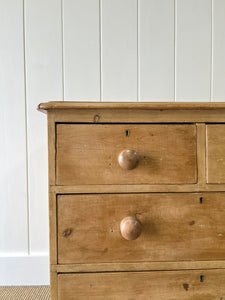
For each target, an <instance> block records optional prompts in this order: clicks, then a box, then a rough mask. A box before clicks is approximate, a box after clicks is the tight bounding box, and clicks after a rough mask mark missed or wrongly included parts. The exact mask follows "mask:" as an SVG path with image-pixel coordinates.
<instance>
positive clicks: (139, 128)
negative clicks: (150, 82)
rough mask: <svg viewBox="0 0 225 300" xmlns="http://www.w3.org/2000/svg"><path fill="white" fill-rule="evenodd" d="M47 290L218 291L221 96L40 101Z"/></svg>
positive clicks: (221, 273) (111, 293)
mask: <svg viewBox="0 0 225 300" xmlns="http://www.w3.org/2000/svg"><path fill="white" fill-rule="evenodd" d="M38 109H39V110H40V111H44V112H47V117H48V147H49V219H50V271H51V274H50V281H51V299H52V300H56V299H58V300H86V299H93V300H97V299H115V300H117V299H118V300H131V299H132V300H146V299H151V300H165V299H167V300H178V299H179V300H180V299H182V300H186V299H191V300H207V299H209V300H225V104H222V103H221V104H219V103H214V104H212V103H180V104H176V103H87V102H84V103H79V102H49V103H43V104H40V105H39V106H38Z"/></svg>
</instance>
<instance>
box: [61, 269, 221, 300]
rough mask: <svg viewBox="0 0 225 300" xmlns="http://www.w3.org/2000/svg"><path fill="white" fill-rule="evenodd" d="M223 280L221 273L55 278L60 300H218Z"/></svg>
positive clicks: (145, 273) (87, 275)
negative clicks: (202, 279)
mask: <svg viewBox="0 0 225 300" xmlns="http://www.w3.org/2000/svg"><path fill="white" fill-rule="evenodd" d="M201 276H204V281H203V282H201V281H200V278H201ZM224 281H225V271H224V270H198V271H176V272H141V273H137V272H129V273H127V272H123V273H105V274H104V273H98V274H59V275H58V287H59V300H64V299H67V300H75V299H76V300H85V299H87V297H88V298H90V299H93V300H99V299H107V300H112V299H116V300H120V299H121V300H130V299H136V300H146V299H151V300H163V299H167V300H180V299H182V300H190V299H191V300H219V299H220V300H221V299H223V297H225V288H224Z"/></svg>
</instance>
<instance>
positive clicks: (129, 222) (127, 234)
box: [120, 216, 141, 240]
mask: <svg viewBox="0 0 225 300" xmlns="http://www.w3.org/2000/svg"><path fill="white" fill-rule="evenodd" d="M120 231H121V235H122V237H123V238H125V239H126V240H136V239H137V238H138V237H139V236H140V234H141V223H140V222H139V221H138V220H137V219H136V218H135V217H130V216H129V217H126V218H124V219H123V220H122V221H121V223H120Z"/></svg>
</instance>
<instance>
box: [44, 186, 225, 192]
mask: <svg viewBox="0 0 225 300" xmlns="http://www.w3.org/2000/svg"><path fill="white" fill-rule="evenodd" d="M49 189H50V191H52V192H55V193H56V194H80V193H83V191H84V189H85V193H91V194H98V193H99V191H101V193H149V192H150V193H151V192H152V193H176V192H182V193H184V192H223V191H224V190H225V184H207V183H205V184H198V183H196V184H139V185H136V184H133V185H130V184H123V185H116V184H112V185H110V184H106V185H99V184H97V185H95V184H91V185H88V184H87V185H73V186H71V185H68V186H62V185H58V186H50V187H49Z"/></svg>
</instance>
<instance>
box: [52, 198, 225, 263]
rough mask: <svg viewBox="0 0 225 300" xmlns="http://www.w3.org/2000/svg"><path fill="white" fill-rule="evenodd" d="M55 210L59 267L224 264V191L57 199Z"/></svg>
mask: <svg viewBox="0 0 225 300" xmlns="http://www.w3.org/2000/svg"><path fill="white" fill-rule="evenodd" d="M57 209H58V263H59V264H67V263H78V262H79V263H91V262H93V263H94V262H143V261H185V260H186V261H189V260H215V259H216V260H220V259H221V260H222V259H225V218H224V211H225V193H223V192H220V193H175V194H172V193H167V194H166V193H152V194H97V195H85V194H84V195H59V196H58V198H57ZM127 216H131V217H135V218H136V219H137V220H138V222H139V223H140V224H141V229H140V228H139V227H138V226H137V224H138V223H137V224H136V223H132V222H131V223H130V224H129V223H126V226H125V227H123V228H122V233H123V234H124V233H125V234H126V230H127V231H128V233H129V230H130V233H131V234H132V232H134V234H136V232H135V230H140V231H141V234H140V236H139V237H138V238H137V239H135V240H126V239H125V238H123V237H122V235H121V229H120V222H121V221H122V220H123V219H124V218H126V217H127ZM132 230H133V231H132ZM138 233H139V232H138ZM126 237H127V236H126ZM129 237H130V236H129Z"/></svg>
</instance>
